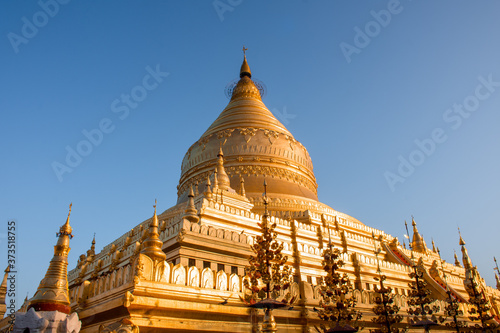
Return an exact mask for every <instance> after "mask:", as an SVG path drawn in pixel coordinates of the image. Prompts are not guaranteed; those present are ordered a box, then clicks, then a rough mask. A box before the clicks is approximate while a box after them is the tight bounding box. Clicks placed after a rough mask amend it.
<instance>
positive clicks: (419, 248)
mask: <svg viewBox="0 0 500 333" xmlns="http://www.w3.org/2000/svg"><path fill="white" fill-rule="evenodd" d="M411 225H412V226H413V239H412V242H411V247H412V249H413V251H416V252H420V253H426V252H427V245H425V241H424V239H423V238H422V236H420V234H419V232H418V229H417V223H416V222H415V219H414V218H413V216H412V217H411Z"/></svg>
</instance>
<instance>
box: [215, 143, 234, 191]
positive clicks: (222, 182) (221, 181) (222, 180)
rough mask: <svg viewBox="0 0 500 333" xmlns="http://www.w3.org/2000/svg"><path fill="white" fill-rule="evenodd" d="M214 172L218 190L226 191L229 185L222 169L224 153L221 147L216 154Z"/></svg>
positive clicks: (227, 177)
mask: <svg viewBox="0 0 500 333" xmlns="http://www.w3.org/2000/svg"><path fill="white" fill-rule="evenodd" d="M216 172H217V173H216V178H217V185H218V188H219V189H221V190H228V189H229V188H230V185H231V184H230V182H229V176H228V175H227V173H226V170H225V169H224V153H223V152H222V145H221V146H220V147H219V153H218V154H217V168H216Z"/></svg>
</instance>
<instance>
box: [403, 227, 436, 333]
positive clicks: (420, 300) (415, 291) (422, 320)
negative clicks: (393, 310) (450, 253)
mask: <svg viewBox="0 0 500 333" xmlns="http://www.w3.org/2000/svg"><path fill="white" fill-rule="evenodd" d="M412 222H413V226H414V227H415V221H413V218H412ZM405 226H406V233H407V238H408V239H410V237H409V233H408V225H407V223H406V221H405ZM414 230H415V229H414ZM410 250H411V266H412V270H413V271H412V272H411V273H410V274H409V276H410V278H411V279H412V280H413V281H412V282H410V283H408V286H409V287H410V292H409V298H408V307H409V309H408V314H409V315H410V318H409V322H410V324H411V325H412V326H417V327H423V328H424V330H425V332H428V331H429V330H430V327H431V326H435V325H438V324H437V320H438V319H437V317H436V313H437V312H439V310H440V307H439V306H438V305H435V304H434V305H433V304H432V303H433V302H434V301H435V299H432V298H431V297H430V294H431V291H430V290H429V288H428V287H427V282H425V279H424V272H425V267H424V264H423V260H422V257H420V259H419V261H418V263H416V264H415V261H414V256H413V246H412V244H411V243H410Z"/></svg>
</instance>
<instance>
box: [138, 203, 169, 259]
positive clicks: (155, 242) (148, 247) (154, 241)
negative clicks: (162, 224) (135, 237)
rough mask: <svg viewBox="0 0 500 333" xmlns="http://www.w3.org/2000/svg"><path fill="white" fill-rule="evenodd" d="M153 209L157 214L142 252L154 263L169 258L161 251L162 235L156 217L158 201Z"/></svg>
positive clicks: (150, 225)
mask: <svg viewBox="0 0 500 333" xmlns="http://www.w3.org/2000/svg"><path fill="white" fill-rule="evenodd" d="M153 207H154V208H155V212H154V215H153V218H152V220H151V223H150V224H149V230H148V236H147V237H146V239H145V240H144V242H143V243H142V245H143V248H142V250H141V253H142V254H145V255H147V256H148V257H150V258H151V259H153V260H154V261H162V260H165V259H166V258H167V255H166V254H165V253H164V252H163V250H162V249H161V247H162V246H163V242H162V241H161V240H160V237H159V236H160V235H159V234H158V216H156V199H155V204H154V206H153Z"/></svg>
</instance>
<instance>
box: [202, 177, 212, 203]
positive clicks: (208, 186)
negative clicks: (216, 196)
mask: <svg viewBox="0 0 500 333" xmlns="http://www.w3.org/2000/svg"><path fill="white" fill-rule="evenodd" d="M211 186H212V183H211V182H210V175H208V176H207V183H206V185H205V192H204V193H203V194H204V195H205V198H207V199H209V200H210V199H212V188H211Z"/></svg>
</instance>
